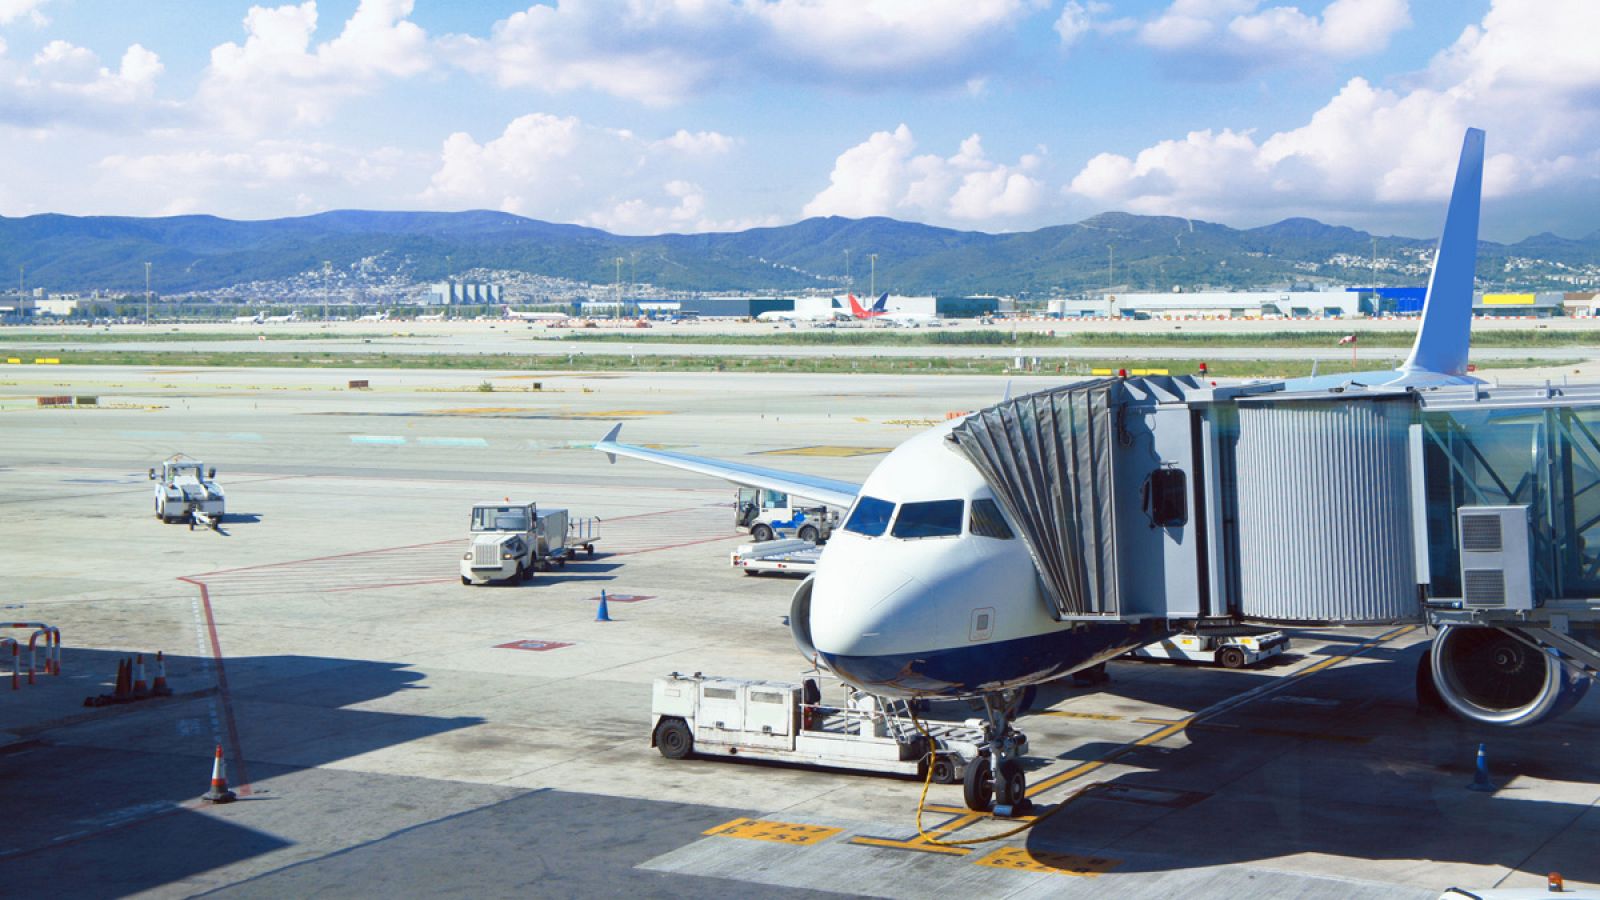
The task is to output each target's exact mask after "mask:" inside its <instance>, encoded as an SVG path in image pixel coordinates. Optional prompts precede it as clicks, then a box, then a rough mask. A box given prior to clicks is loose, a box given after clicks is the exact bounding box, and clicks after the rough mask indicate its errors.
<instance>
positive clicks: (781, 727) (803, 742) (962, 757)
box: [650, 672, 1027, 784]
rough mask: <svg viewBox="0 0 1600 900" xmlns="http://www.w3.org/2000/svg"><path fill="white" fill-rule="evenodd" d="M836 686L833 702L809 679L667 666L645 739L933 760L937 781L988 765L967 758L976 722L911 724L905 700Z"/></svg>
mask: <svg viewBox="0 0 1600 900" xmlns="http://www.w3.org/2000/svg"><path fill="white" fill-rule="evenodd" d="M841 688H843V690H844V691H845V697H844V699H843V702H842V703H840V704H836V705H835V704H828V703H824V702H823V699H822V689H821V685H820V684H819V683H818V681H817V679H816V678H806V679H804V680H803V681H801V682H799V683H798V684H796V683H793V682H786V681H762V680H759V679H749V678H722V677H718V676H713V675H702V674H700V673H699V672H696V673H694V674H693V675H683V674H680V673H677V672H673V673H672V674H670V675H668V676H666V677H664V678H657V679H656V680H655V686H654V689H653V693H652V698H651V710H650V711H651V730H650V746H652V747H655V748H656V749H657V750H659V751H660V752H661V755H662V756H665V757H666V758H668V759H684V758H686V757H688V756H690V755H692V754H699V755H701V756H707V757H711V756H743V757H752V758H756V759H765V760H772V761H774V762H786V763H800V764H803V765H812V766H827V767H829V768H835V769H853V770H856V771H862V772H881V773H887V774H895V775H912V776H917V777H923V776H926V775H929V774H930V773H929V772H928V770H927V768H925V767H927V766H932V768H933V771H932V773H931V776H932V778H933V780H934V781H936V782H938V783H940V784H954V783H955V782H958V781H961V780H962V779H963V778H964V777H965V776H966V775H967V773H968V771H969V767H970V768H971V770H972V771H977V770H978V769H985V768H986V767H983V766H977V767H972V766H971V763H972V761H973V760H976V759H978V758H979V757H980V756H981V755H982V754H983V753H984V752H986V750H985V746H986V740H987V739H986V736H985V733H984V727H983V724H982V722H981V721H979V720H977V719H971V720H968V721H966V722H963V723H959V724H955V723H949V722H928V721H923V722H922V723H921V726H922V727H921V728H920V729H919V728H918V727H917V723H915V722H913V721H912V719H911V715H910V709H909V707H907V706H906V704H905V703H904V702H897V701H890V700H886V699H884V698H882V697H878V696H875V695H872V694H868V693H865V692H863V691H857V690H854V689H852V688H849V687H848V686H844V685H841ZM924 732H925V733H926V737H925V736H924ZM1026 750H1027V747H1026V744H1024V746H1023V747H1022V748H1020V750H1019V752H1026Z"/></svg>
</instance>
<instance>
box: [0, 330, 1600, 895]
mask: <svg viewBox="0 0 1600 900" xmlns="http://www.w3.org/2000/svg"><path fill="white" fill-rule="evenodd" d="M352 324H354V323H352ZM351 379H365V380H368V381H369V382H370V384H371V388H370V389H368V390H352V389H350V388H348V381H349V380H351ZM485 382H487V383H488V384H489V385H490V386H491V387H492V388H493V390H482V389H481V385H482V384H483V383H485ZM535 382H537V384H538V386H539V390H532V389H531V388H532V387H533V385H534V383H535ZM1035 383H1037V384H1038V385H1039V386H1043V384H1044V383H1045V382H1044V381H1039V382H1030V385H1033V384H1035ZM1005 390H1006V380H1005V379H1003V378H980V377H929V376H842V375H841V376H803V375H733V374H706V375H662V374H651V375H573V374H565V373H560V372H514V371H505V372H471V373H459V374H457V373H450V372H405V371H394V370H381V369H373V370H370V371H367V370H350V369H346V370H339V371H327V370H315V369H296V370H263V369H234V370H230V369H181V370H178V369H150V368H135V367H126V368H119V367H104V368H97V367H76V366H51V367H48V368H44V367H23V368H22V369H20V370H19V369H10V370H6V371H4V372H3V373H0V448H3V449H4V453H3V454H0V561H3V564H4V565H3V571H4V572H5V573H6V574H5V578H4V581H3V582H0V584H3V590H0V610H3V612H0V616H3V617H5V618H7V619H9V620H11V621H16V622H36V621H37V622H45V623H48V624H50V625H53V626H56V627H59V628H60V629H61V631H62V635H63V644H64V647H65V652H64V656H63V669H62V673H61V674H60V675H59V676H52V675H45V674H43V673H42V671H41V672H40V673H39V674H37V675H36V677H35V679H34V682H35V683H33V684H28V683H27V681H28V678H27V675H26V671H24V673H23V674H22V675H21V677H20V678H19V687H18V689H17V690H15V691H13V690H10V689H9V685H8V684H6V681H5V678H4V675H0V894H4V895H13V894H14V895H19V896H21V895H26V894H33V893H40V892H46V891H48V892H51V893H57V894H65V895H68V896H74V897H112V896H129V895H140V896H152V897H187V896H194V895H199V894H209V893H218V894H223V895H231V896H263V897H265V896H275V897H276V896H317V895H323V896H328V895H337V896H372V895H380V894H386V895H423V894H435V895H436V894H472V895H475V896H514V895H515V896H529V895H532V896H562V897H569V896H618V895H650V896H684V897H689V896H695V897H702V896H706V895H707V894H710V893H713V892H723V893H732V894H734V895H752V894H756V893H758V892H759V894H761V895H763V896H767V895H770V896H801V895H804V894H814V893H832V894H846V895H864V896H882V897H906V898H911V897H927V896H930V895H935V894H951V893H955V892H960V893H967V894H972V895H975V896H995V897H1031V896H1052V897H1057V896H1061V897H1079V896H1117V897H1152V898H1154V897H1171V896H1184V897H1218V898H1221V897H1230V898H1231V897H1283V896H1298V897H1329V898H1334V897H1338V898H1351V897H1355V898H1365V897H1372V898H1378V897H1384V898H1388V897H1415V898H1419V900H1420V898H1426V897H1433V896H1437V895H1438V893H1439V892H1440V891H1441V890H1443V889H1444V888H1446V887H1448V886H1451V885H1460V886H1463V887H1469V888H1486V887H1492V886H1501V887H1541V886H1543V885H1544V883H1545V877H1546V873H1548V872H1550V871H1559V872H1561V873H1562V874H1563V876H1565V878H1566V880H1567V883H1568V885H1569V886H1588V887H1591V888H1592V887H1597V886H1600V854H1596V853H1595V852H1594V850H1595V847H1596V846H1600V844H1597V841H1600V809H1597V803H1600V756H1597V755H1596V754H1595V753H1594V740H1595V736H1596V735H1597V734H1600V730H1597V728H1600V701H1596V700H1595V699H1594V698H1592V697H1591V698H1588V699H1586V700H1585V701H1584V702H1583V703H1582V704H1581V705H1580V706H1579V707H1578V708H1577V709H1576V710H1574V711H1573V712H1571V713H1569V714H1568V715H1566V716H1564V717H1562V718H1560V719H1558V720H1557V721H1555V722H1552V723H1548V724H1545V725H1541V726H1538V727H1535V728H1530V729H1522V730H1496V729H1488V728H1479V727H1476V726H1472V725H1469V724H1467V723H1464V722H1461V721H1459V720H1456V719H1454V718H1450V717H1448V716H1445V715H1442V714H1435V713H1429V712H1424V711H1420V710H1419V709H1418V708H1417V706H1416V704H1415V702H1414V698H1413V688H1412V684H1413V680H1412V679H1413V672H1414V670H1415V665H1416V661H1417V659H1418V658H1419V656H1420V655H1421V653H1422V652H1423V651H1424V650H1425V648H1426V644H1427V640H1428V635H1427V634H1425V633H1424V632H1423V631H1422V630H1421V629H1416V628H1404V627H1402V628H1393V629H1345V630H1333V629H1330V630H1323V631H1301V632H1296V633H1294V634H1293V639H1294V647H1293V651H1292V653H1291V654H1289V655H1287V656H1285V657H1281V658H1279V659H1277V660H1275V661H1272V662H1270V663H1268V664H1265V665H1263V666H1260V667H1257V668H1252V669H1245V670H1237V671H1225V670H1220V669H1211V668H1204V667H1197V666H1189V665H1172V664H1162V663H1153V662H1118V663H1113V664H1112V665H1111V667H1110V673H1111V676H1112V679H1111V681H1110V683H1109V684H1105V685H1098V686H1094V687H1078V686H1075V685H1073V684H1072V683H1071V682H1070V680H1068V681H1067V682H1065V683H1060V684H1053V685H1049V686H1047V687H1046V688H1045V689H1044V690H1043V691H1041V698H1040V702H1039V703H1038V705H1037V706H1036V707H1035V709H1034V711H1033V712H1032V713H1031V714H1030V715H1028V716H1026V717H1024V718H1023V719H1022V720H1021V722H1020V723H1019V724H1020V727H1021V728H1022V729H1023V730H1025V731H1026V732H1027V733H1028V735H1029V737H1030V743H1031V750H1030V753H1031V755H1030V757H1029V759H1028V760H1027V767H1028V768H1029V770H1030V773H1029V780H1030V784H1031V785H1032V791H1033V793H1034V799H1035V801H1036V802H1037V803H1038V804H1039V810H1040V816H1039V820H1038V822H1037V824H1036V825H1034V826H1033V827H1031V828H1030V829H1028V830H1025V831H1022V832H1020V833H1017V834H1015V835H1012V836H1009V837H1000V838H999V839H997V840H993V841H990V842H987V843H979V844H970V845H962V846H942V845H940V844H937V843H935V842H933V841H930V840H928V839H927V837H925V836H923V835H919V830H918V825H917V806H918V798H919V794H920V793H921V790H922V784H921V782H920V781H915V780H910V779H901V778H894V777H882V776H871V775H861V774H853V773H848V772H840V771H830V770H822V769H811V768H798V767H785V766H776V765H765V764H759V763H750V762H743V761H740V762H733V761H722V760H701V759H690V760H685V761H669V760H666V759H664V758H662V757H661V756H659V755H658V754H657V753H656V751H655V750H653V749H652V748H650V746H649V726H650V683H651V680H652V679H653V678H655V677H657V676H659V675H663V674H666V673H667V672H670V671H685V672H693V671H704V672H707V673H717V674H726V675H736V676H745V677H759V678H774V679H782V680H795V679H797V678H798V677H799V676H800V674H801V672H802V670H803V669H804V668H805V665H806V664H805V662H804V661H803V660H802V659H801V658H800V657H799V655H798V654H797V653H796V652H795V651H794V649H793V646H792V643H791V641H790V638H789V634H788V630H787V628H786V627H785V626H784V624H783V617H784V616H785V615H786V614H787V613H788V605H789V596H790V594H791V593H792V591H793V589H794V587H795V585H796V582H795V581H792V580H788V579H782V578H749V577H741V576H740V575H738V574H736V573H735V572H734V571H733V570H732V569H730V568H729V566H728V553H729V551H731V550H732V548H733V547H734V546H736V545H737V544H739V543H741V542H742V541H743V540H745V538H743V537H742V536H739V535H737V534H736V533H735V531H734V529H733V522H732V516H733V512H732V508H731V500H732V495H733V489H732V487H731V486H728V485H725V484H723V483H721V482H717V481H712V480H708V479H704V478H700V477H697V476H693V475H690V474H687V473H682V472H678V471H675V470H668V469H663V468H659V467H653V466H649V465H646V464H644V463H639V462H634V461H627V460H622V461H619V462H617V463H616V464H614V465H613V464H609V463H608V462H607V460H606V458H605V456H604V455H602V454H599V453H595V452H593V451H592V450H590V449H587V445H588V444H589V443H592V442H593V441H594V440H595V439H597V438H598V437H600V436H601V435H602V434H604V433H605V431H606V430H607V429H608V428H609V427H610V426H611V424H613V423H615V422H618V421H621V422H624V423H625V425H624V428H623V438H624V439H625V440H629V441H632V442H638V443H649V444H654V445H659V446H665V447H671V448H674V449H682V450H685V451H688V452H693V453H697V454H703V455H709V456H719V457H726V458H734V459H743V460H746V461H755V462H759V463H760V464H763V465H769V466H774V467H779V468H794V469H799V470H803V471H808V472H813V473H818V474H826V475H828V476H830V477H833V478H839V479H845V480H859V479H861V478H863V477H865V475H866V473H867V472H869V471H870V470H871V468H872V467H873V466H874V465H876V463H877V462H878V461H879V460H881V459H882V453H883V452H885V451H886V450H887V448H891V447H893V446H895V445H896V444H897V443H899V442H900V441H902V440H904V439H905V438H906V437H907V436H909V435H910V434H913V433H915V432H916V431H917V430H918V429H920V428H923V427H926V426H927V425H929V424H932V423H935V422H939V421H943V420H944V418H945V416H946V415H947V414H949V413H951V412H960V411H965V410H970V409H975V408H979V407H981V406H984V405H987V404H989V403H992V402H995V401H996V400H998V399H999V398H1000V397H1001V396H1002V395H1003V393H1004V391H1005ZM69 391H70V392H71V393H73V394H75V395H92V396H95V397H97V398H98V405H96V406H94V407H88V408H38V407H37V406H36V405H34V403H33V398H34V397H35V396H40V395H50V394H61V393H66V392H69ZM175 452H184V453H188V454H190V455H192V456H196V457H199V458H201V459H203V460H204V461H205V462H206V463H207V464H208V465H214V466H216V467H217V469H218V480H219V481H220V482H222V483H223V485H224V486H225V487H226V489H227V492H228V509H229V513H228V515H227V517H226V519H225V520H224V521H223V523H222V525H221V529H220V531H219V532H212V531H208V530H204V529H196V530H192V531H191V530H190V529H188V528H186V527H184V526H180V525H163V524H161V523H160V522H158V521H157V520H156V519H155V518H153V516H152V515H151V512H152V500H151V493H150V492H151V488H150V484H149V481H148V479H147V477H146V474H145V471H146V469H148V468H149V467H150V466H153V465H156V464H157V463H158V462H159V461H160V460H161V459H162V458H164V457H166V456H167V455H169V454H171V453H175ZM500 497H511V498H529V499H533V500H537V501H538V502H539V503H540V505H541V506H543V507H566V508H568V509H570V510H571V512H572V514H573V515H577V516H599V517H600V518H601V524H600V528H601V533H602V538H601V540H600V542H599V543H598V546H597V548H596V549H597V551H598V552H597V553H596V554H595V556H594V557H593V558H592V559H578V560H575V561H574V562H573V563H572V564H570V565H568V566H567V567H565V568H564V569H559V570H557V571H555V572H551V573H540V574H539V575H537V576H536V577H535V578H534V579H533V580H532V581H531V582H529V583H527V584H524V585H518V586H514V587H479V588H472V587H465V586H463V585H461V583H460V581H459V579H458V576H457V569H456V564H457V560H458V559H459V555H460V552H461V550H462V548H463V547H464V546H465V543H466V541H465V539H466V524H467V516H468V511H469V508H470V505H471V504H472V503H473V502H474V501H478V500H485V499H495V498H500ZM602 589H604V590H605V591H607V594H608V597H609V598H611V599H610V602H609V610H610V614H611V617H612V619H614V621H612V622H597V621H595V618H596V616H595V613H596V606H597V603H596V598H597V597H598V595H599V593H600V591H601V590H602ZM6 633H11V634H17V635H20V636H21V637H22V639H23V640H24V643H25V642H26V639H27V636H28V633H29V629H20V630H15V631H12V632H6ZM156 651H163V652H164V654H165V661H166V668H167V675H168V680H169V682H170V683H171V686H172V688H173V690H174V695H173V696H171V697H166V698H156V699H148V700H142V701H138V702H134V703H129V704H123V705H113V706H105V707H97V708H90V707H85V706H84V705H83V704H84V700H85V698H87V697H90V696H96V695H99V694H103V693H106V692H109V691H110V690H111V689H112V682H113V677H114V675H115V673H116V671H117V666H118V662H119V661H120V660H122V659H124V658H128V657H132V656H134V655H136V654H143V655H144V657H145V660H146V665H147V666H149V665H150V661H151V659H152V657H153V656H154V654H155V653H156ZM22 659H23V663H24V670H25V669H26V651H24V654H23V657H22ZM6 671H7V670H6V669H5V668H4V664H3V663H0V672H6ZM153 676H154V673H153V671H151V672H150V677H152V678H153ZM947 706H948V705H947ZM935 714H936V715H944V716H947V717H954V718H964V717H965V716H967V715H971V713H970V711H967V710H965V709H963V708H955V707H951V708H936V710H935ZM1480 742H1481V743H1485V744H1486V745H1487V752H1488V755H1489V760H1490V770H1491V773H1492V778H1493V780H1494V782H1495V784H1496V787H1497V790H1495V791H1493V792H1475V791H1470V790H1468V789H1467V786H1468V784H1469V783H1470V782H1471V781H1472V780H1473V766H1474V754H1475V752H1476V749H1477V747H1478V745H1479V743H1480ZM218 746H221V747H222V748H223V750H224V754H225V756H226V760H227V765H228V773H227V774H228V778H229V783H230V785H231V786H232V787H233V789H234V790H236V791H237V792H238V794H239V801H238V802H236V803H233V804H228V805H208V804H204V803H202V802H200V800H199V797H200V794H201V793H203V792H204V791H205V790H206V789H207V787H208V785H209V777H210V774H211V761H212V757H213V754H214V750H215V748H216V747H218ZM927 805H928V809H927V811H926V812H925V814H924V816H923V820H922V825H923V828H924V829H925V830H926V831H927V832H928V833H930V834H934V835H937V836H940V837H942V838H943V839H944V840H946V841H965V840H972V839H979V838H986V837H995V836H998V835H1002V834H1004V833H1005V832H1007V831H1010V830H1012V829H1013V828H1014V827H1016V824H1015V823H1011V822H1003V821H996V820H994V819H991V818H989V817H986V816H980V815H975V814H968V813H967V812H966V811H965V810H964V808H962V806H961V797H960V788H959V787H957V786H942V785H934V786H932V788H931V789H930V790H929V791H928V796H927ZM796 835H800V836H802V837H801V838H800V839H796V837H795V836H796Z"/></svg>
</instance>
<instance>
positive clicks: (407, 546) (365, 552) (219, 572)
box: [192, 538, 459, 578]
mask: <svg viewBox="0 0 1600 900" xmlns="http://www.w3.org/2000/svg"><path fill="white" fill-rule="evenodd" d="M455 543H459V539H457V538H451V539H450V540H447V541H428V542H427V543H425V544H405V545H403V546H400V547H379V548H377V549H375V550H356V551H354V552H351V553H335V554H333V555H332V556H312V557H308V558H306V559H291V560H289V561H287V562H275V563H261V564H260V565H255V566H240V567H238V568H236V569H216V570H214V571H211V572H201V573H200V574H199V575H195V576H192V577H194V578H204V577H205V576H207V575H225V574H228V573H231V572H252V571H255V570H257V569H276V568H280V567H282V566H298V565H303V564H305V563H310V562H323V561H324V560H330V559H349V558H350V557H352V556H371V555H372V554H374V553H387V552H390V551H393V550H417V549H420V548H422V547H440V546H443V545H445V544H455Z"/></svg>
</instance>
